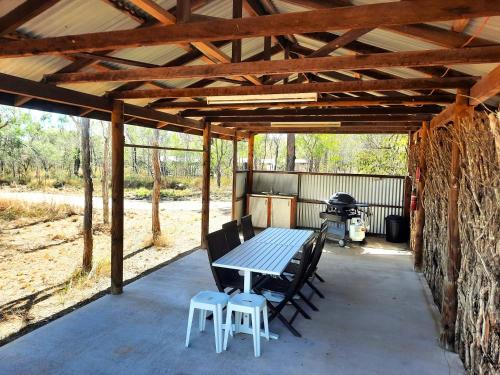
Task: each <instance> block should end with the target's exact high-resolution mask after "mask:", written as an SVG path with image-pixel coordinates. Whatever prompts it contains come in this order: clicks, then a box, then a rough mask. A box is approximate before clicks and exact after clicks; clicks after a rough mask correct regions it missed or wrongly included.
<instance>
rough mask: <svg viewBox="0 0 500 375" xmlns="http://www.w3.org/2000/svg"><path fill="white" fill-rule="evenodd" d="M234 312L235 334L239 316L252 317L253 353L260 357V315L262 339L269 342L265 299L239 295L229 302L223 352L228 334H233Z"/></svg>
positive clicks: (246, 294)
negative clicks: (262, 326)
mask: <svg viewBox="0 0 500 375" xmlns="http://www.w3.org/2000/svg"><path fill="white" fill-rule="evenodd" d="M233 312H235V313H236V314H235V332H236V333H238V332H239V330H240V324H241V314H250V315H251V316H252V335H253V351H254V354H255V356H256V357H260V314H261V313H262V315H263V319H264V337H265V338H266V339H267V340H269V323H268V320H267V305H266V299H265V298H264V297H262V296H260V295H258V294H253V293H240V294H237V295H235V296H234V297H232V298H231V299H230V300H229V303H228V305H227V317H226V326H225V329H226V331H225V335H224V350H227V341H228V339H229V333H231V335H232V332H233V322H232V315H233Z"/></svg>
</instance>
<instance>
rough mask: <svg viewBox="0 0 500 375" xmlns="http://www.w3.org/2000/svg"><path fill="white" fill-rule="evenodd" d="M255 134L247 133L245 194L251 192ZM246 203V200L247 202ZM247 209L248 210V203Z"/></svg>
mask: <svg viewBox="0 0 500 375" xmlns="http://www.w3.org/2000/svg"><path fill="white" fill-rule="evenodd" d="M254 140H255V134H253V133H251V134H249V135H248V156H247V170H248V172H247V173H248V174H247V191H246V193H247V194H252V186H253V149H254ZM247 203H248V202H247ZM246 206H247V210H248V204H247V205H246ZM247 213H248V212H247Z"/></svg>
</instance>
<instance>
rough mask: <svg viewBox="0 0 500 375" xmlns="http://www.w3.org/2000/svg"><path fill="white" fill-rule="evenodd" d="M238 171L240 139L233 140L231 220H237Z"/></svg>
mask: <svg viewBox="0 0 500 375" xmlns="http://www.w3.org/2000/svg"><path fill="white" fill-rule="evenodd" d="M237 171H238V138H236V137H234V138H233V188H232V194H231V220H236V180H237V177H238V176H237V173H236V172H237Z"/></svg>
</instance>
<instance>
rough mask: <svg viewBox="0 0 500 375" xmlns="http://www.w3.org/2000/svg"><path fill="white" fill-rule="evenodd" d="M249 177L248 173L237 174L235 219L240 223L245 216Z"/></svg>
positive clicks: (240, 172) (239, 172)
mask: <svg viewBox="0 0 500 375" xmlns="http://www.w3.org/2000/svg"><path fill="white" fill-rule="evenodd" d="M247 175H248V173H247V172H246V171H238V172H236V191H235V195H236V205H235V218H236V219H237V220H238V222H239V221H240V219H241V217H242V216H243V215H244V214H245V203H246V202H245V196H246V188H247Z"/></svg>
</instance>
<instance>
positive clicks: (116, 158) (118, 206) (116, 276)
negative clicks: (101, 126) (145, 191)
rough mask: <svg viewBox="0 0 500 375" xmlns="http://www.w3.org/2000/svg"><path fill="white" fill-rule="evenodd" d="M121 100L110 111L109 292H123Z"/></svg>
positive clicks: (122, 145)
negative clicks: (110, 204) (110, 203)
mask: <svg viewBox="0 0 500 375" xmlns="http://www.w3.org/2000/svg"><path fill="white" fill-rule="evenodd" d="M124 144H125V139H124V134H123V102H122V101H121V100H115V101H114V102H113V111H112V112H111V168H112V171H111V200H112V206H111V293H113V294H121V293H122V292H123V176H124V155H123V154H124Z"/></svg>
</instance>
